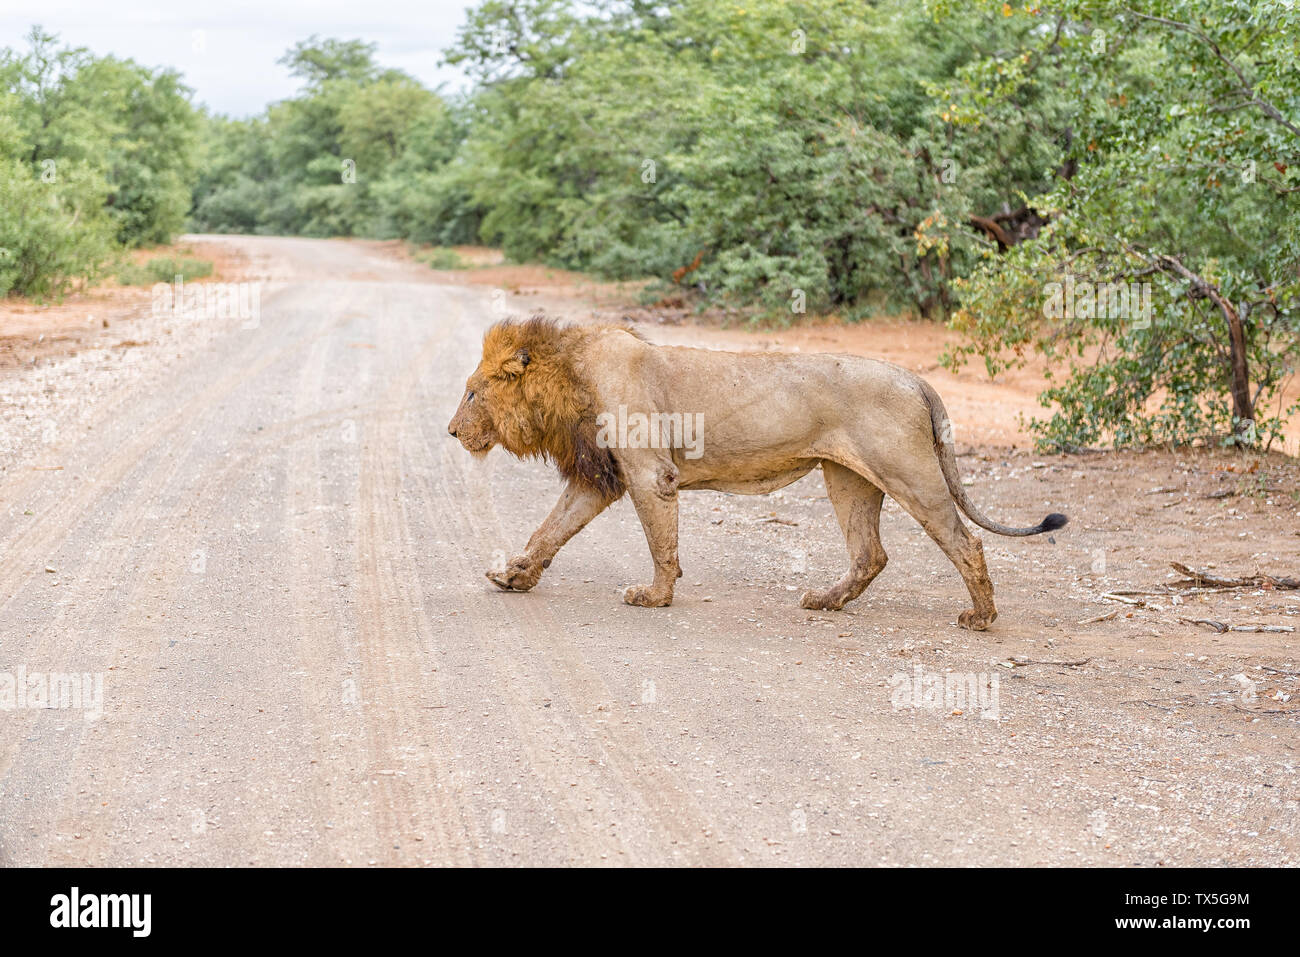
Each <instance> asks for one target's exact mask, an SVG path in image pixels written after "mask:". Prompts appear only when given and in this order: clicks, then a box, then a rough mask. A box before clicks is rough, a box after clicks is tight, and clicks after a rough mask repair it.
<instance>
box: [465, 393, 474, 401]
mask: <svg viewBox="0 0 1300 957" xmlns="http://www.w3.org/2000/svg"><path fill="white" fill-rule="evenodd" d="M465 401H466V402H473V401H474V393H473V392H471V393H470V394H469V395H467V396H465Z"/></svg>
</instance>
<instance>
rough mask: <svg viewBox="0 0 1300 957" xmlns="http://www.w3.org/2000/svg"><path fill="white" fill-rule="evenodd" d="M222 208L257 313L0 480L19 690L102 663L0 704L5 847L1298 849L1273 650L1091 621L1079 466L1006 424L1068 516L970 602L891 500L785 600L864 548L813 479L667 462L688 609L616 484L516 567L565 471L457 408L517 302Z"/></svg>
mask: <svg viewBox="0 0 1300 957" xmlns="http://www.w3.org/2000/svg"><path fill="white" fill-rule="evenodd" d="M204 241H205V242H209V241H210V242H228V243H231V244H233V245H237V246H238V247H239V248H240V250H241V251H242V252H243V253H244V254H245V255H246V256H247V257H248V258H249V261H250V262H251V264H252V266H251V268H252V269H253V271H254V272H255V274H256V275H257V276H259V277H261V279H262V280H263V286H262V287H261V300H260V305H261V316H260V321H258V322H257V323H255V324H253V323H244V322H240V321H238V320H213V322H212V323H211V324H210V325H209V327H207V328H205V332H204V335H203V336H202V337H195V338H194V339H193V340H192V341H190V342H189V343H188V344H187V346H186V347H185V348H183V349H180V350H176V349H173V348H172V347H171V345H168V346H166V349H167V350H168V355H167V361H166V363H162V362H161V361H160V362H158V363H151V362H150V361H149V360H147V358H146V359H145V360H142V361H141V362H140V363H139V368H138V370H137V371H135V372H133V373H131V374H125V375H120V376H118V377H116V378H115V379H114V380H113V381H112V382H111V384H110V386H108V387H106V391H105V392H104V394H103V395H100V396H97V397H96V399H95V402H94V403H93V407H90V408H87V407H86V406H85V403H80V404H77V403H70V405H69V408H70V409H73V408H74V406H75V409H74V411H69V412H68V418H67V421H66V423H65V422H64V420H58V421H59V422H60V424H59V426H58V428H56V429H54V434H53V436H52V437H51V440H50V441H48V442H45V443H43V444H41V445H40V446H39V447H33V448H31V449H29V450H27V451H26V452H24V453H23V454H22V455H21V456H20V458H19V460H16V461H15V463H14V464H12V465H11V466H10V467H9V468H7V469H6V471H5V472H4V473H3V476H0V603H2V607H0V703H2V701H3V691H4V687H5V686H4V684H3V677H2V675H3V674H5V673H8V674H10V675H13V676H17V675H18V674H20V672H21V673H24V674H25V675H26V676H27V677H28V678H29V679H30V678H31V676H33V675H35V676H37V677H36V685H35V686H33V687H38V686H39V685H40V682H41V681H42V680H45V679H43V678H42V676H46V675H51V674H54V673H58V674H71V675H90V676H92V683H93V680H100V681H102V706H87V705H86V703H85V702H83V706H82V708H81V709H80V710H76V709H62V708H50V707H39V706H35V707H32V706H29V707H25V708H21V707H20V708H15V709H14V710H9V711H0V866H15V865H63V864H67V865H79V864H91V865H101V864H102V865H152V864H157V865H164V864H165V865H190V864H205V865H271V864H283V865H336V864H350V865H357V866H367V865H425V864H434V865H449V864H450V865H467V864H524V865H542V864H583V865H628V864H642V865H663V864H684V865H736V864H753V863H760V864H773V863H776V864H803V865H811V864H830V865H848V864H872V865H875V864H882V865H919V864H944V865H1052V864H1108V865H1148V866H1150V865H1157V864H1166V865H1168V864H1216V863H1231V864H1295V863H1296V862H1297V860H1298V859H1300V855H1298V851H1297V848H1298V842H1300V839H1298V838H1297V833H1298V831H1300V828H1297V815H1298V813H1300V812H1298V811H1297V796H1298V794H1297V779H1296V766H1297V763H1298V760H1300V756H1298V755H1297V751H1296V744H1297V737H1296V719H1295V716H1294V715H1288V714H1276V713H1271V712H1270V711H1268V710H1263V711H1259V713H1253V714H1252V713H1243V712H1242V709H1241V707H1240V706H1239V705H1240V703H1241V701H1242V700H1243V699H1242V698H1241V696H1240V695H1241V693H1242V689H1239V688H1238V687H1237V685H1238V684H1239V682H1237V683H1234V680H1232V679H1231V673H1232V672H1235V671H1241V670H1243V668H1244V667H1245V665H1243V664H1242V663H1240V662H1239V661H1236V660H1230V659H1231V655H1232V654H1237V653H1243V654H1244V653H1245V652H1243V651H1242V649H1243V648H1245V649H1246V650H1247V651H1249V652H1250V653H1256V652H1257V651H1258V646H1257V645H1252V646H1245V645H1241V646H1231V645H1224V644H1215V645H1211V644H1210V638H1209V637H1203V636H1202V633H1201V632H1197V631H1196V630H1195V629H1191V630H1190V631H1191V634H1192V636H1193V637H1191V638H1182V639H1179V640H1178V641H1174V640H1173V639H1171V638H1162V637H1160V634H1159V633H1158V630H1157V632H1156V633H1153V634H1151V635H1150V636H1144V635H1141V634H1138V635H1136V636H1134V635H1133V634H1130V633H1129V632H1123V631H1121V630H1120V625H1119V623H1109V624H1108V623H1103V624H1102V625H1100V626H1098V627H1096V628H1093V627H1091V626H1089V627H1087V628H1081V627H1079V626H1077V625H1076V622H1077V621H1079V620H1081V619H1084V618H1085V617H1086V616H1087V615H1088V614H1090V613H1095V609H1092V608H1091V606H1087V605H1086V604H1085V602H1084V601H1083V599H1082V598H1081V597H1080V596H1079V595H1077V594H1075V593H1074V592H1072V591H1068V590H1065V589H1063V587H1062V586H1061V585H1060V582H1061V580H1062V579H1063V578H1066V577H1068V578H1071V579H1073V578H1074V577H1075V575H1074V572H1075V570H1077V568H1078V566H1079V563H1080V561H1081V560H1083V559H1081V556H1084V558H1086V556H1087V555H1088V551H1087V550H1086V549H1085V548H1083V547H1082V546H1081V545H1073V546H1072V545H1071V542H1072V541H1073V539H1071V536H1072V535H1081V534H1085V533H1086V529H1087V527H1088V520H1087V516H1086V515H1084V514H1080V512H1079V511H1078V509H1079V508H1080V506H1081V503H1080V502H1077V501H1076V502H1071V501H1061V500H1059V494H1060V493H1061V490H1062V489H1064V488H1065V487H1066V483H1065V479H1064V478H1062V479H1061V481H1057V482H1056V483H1055V484H1054V485H1050V486H1044V485H1043V484H1041V483H1036V481H1035V480H1036V479H1037V478H1039V477H1041V476H1035V475H1033V474H1032V473H1031V470H1030V468H1029V460H1028V459H1025V458H1024V457H1023V456H1021V457H1020V458H1013V459H1012V462H1013V464H1015V463H1018V464H1019V465H1020V466H1023V468H1024V473H1025V474H1024V476H1021V477H1020V478H1019V479H1016V480H1015V481H1012V480H1011V478H1010V477H1008V479H1007V480H1005V481H1001V482H998V483H996V487H994V484H993V483H989V484H979V483H977V484H976V486H975V487H974V488H972V490H971V491H972V496H973V497H974V498H975V500H976V501H977V502H979V503H980V504H981V505H982V506H983V507H984V508H985V509H986V510H987V511H988V512H989V513H990V514H991V515H993V516H994V517H995V518H997V519H999V520H1002V521H1007V522H1010V523H1012V524H1016V523H1025V522H1028V521H1029V520H1033V521H1037V520H1038V519H1039V518H1041V516H1042V515H1043V514H1044V513H1045V512H1046V511H1048V510H1054V509H1057V508H1059V509H1060V510H1062V511H1065V512H1068V513H1071V514H1072V517H1073V518H1074V523H1073V524H1072V525H1071V526H1070V527H1069V528H1067V529H1066V530H1065V531H1064V532H1062V533H1058V534H1057V536H1056V538H1057V541H1055V542H1053V541H1049V540H1048V539H1047V537H1046V536H1043V537H1041V538H1039V539H1035V540H1032V541H1007V540H1000V539H996V538H995V537H994V536H989V535H985V536H984V539H985V543H986V548H987V549H988V551H989V558H990V562H989V564H990V570H991V573H992V577H993V581H994V584H995V586H996V587H997V588H998V607H999V611H1000V617H999V619H998V621H997V623H996V624H995V625H994V627H993V629H992V630H991V631H989V632H988V633H985V634H969V633H966V632H962V631H959V630H958V629H957V628H956V627H955V626H954V625H953V622H954V620H955V617H956V615H957V613H958V612H959V611H961V610H962V609H964V608H965V607H966V606H967V598H966V594H965V589H964V587H963V586H962V583H961V581H960V579H959V578H958V577H957V574H956V572H955V570H954V569H953V568H952V566H951V565H950V563H948V561H947V560H946V559H944V558H943V556H942V555H941V554H940V553H939V551H938V549H937V548H936V547H935V546H934V545H933V544H932V543H931V542H930V541H929V540H928V539H927V538H926V537H925V536H924V534H923V533H922V531H921V530H920V529H919V528H918V527H917V526H916V524H915V523H914V522H912V521H911V520H910V519H908V518H907V517H906V516H905V515H904V514H903V513H902V512H901V511H900V510H899V509H898V508H897V507H896V506H894V505H893V504H892V503H889V504H887V506H886V509H885V514H884V518H883V522H882V533H883V537H884V541H885V545H886V548H887V549H888V551H889V553H890V558H891V564H890V566H889V569H888V570H887V571H886V573H885V574H883V575H882V576H881V577H880V579H879V580H878V581H877V582H876V583H875V584H874V585H873V586H872V588H871V589H870V590H869V591H868V593H867V594H866V595H865V596H864V597H863V598H862V599H861V600H860V601H858V602H856V603H855V604H854V605H851V606H849V610H847V611H846V612H843V613H838V614H836V613H810V612H807V611H803V610H801V609H800V608H799V607H798V596H799V594H800V593H801V591H802V590H803V589H804V588H806V587H809V585H817V586H821V585H824V584H826V583H829V582H831V581H833V580H834V579H835V578H836V577H838V575H839V574H840V572H841V570H842V569H841V564H842V562H843V561H844V547H843V542H842V539H841V538H840V536H839V532H838V528H837V527H836V525H835V521H834V518H833V515H832V512H831V508H830V505H829V503H828V502H827V501H826V500H825V498H824V495H823V492H822V485H821V478H820V476H818V475H816V474H814V475H812V476H809V477H808V478H806V479H804V480H802V481H801V482H799V483H797V484H796V485H794V486H791V487H790V488H788V489H786V490H784V491H783V492H781V493H777V494H776V495H773V496H768V497H736V496H728V495H722V494H717V493H703V492H701V493H690V494H688V495H684V497H683V506H682V536H681V552H682V555H681V561H682V566H683V569H684V578H683V579H682V581H681V583H680V585H679V588H678V592H677V595H678V597H677V599H676V601H675V603H674V605H673V606H672V607H671V608H667V609H641V608H632V607H628V606H625V605H623V604H622V603H621V601H620V599H619V595H620V589H621V587H622V586H625V585H628V584H631V583H635V582H640V581H642V580H645V579H646V577H647V575H648V573H649V568H650V560H649V555H648V553H647V550H646V548H645V543H644V539H643V537H642V533H641V529H640V526H639V524H638V523H637V521H636V519H635V516H634V514H633V511H632V508H631V506H630V504H628V503H627V502H626V501H625V502H621V503H619V504H618V505H617V506H615V507H613V508H611V509H609V510H608V511H607V512H606V513H605V514H603V515H602V516H601V517H600V518H598V519H597V520H596V521H595V522H593V523H592V525H591V526H589V527H588V528H587V530H586V531H584V532H583V533H582V534H581V535H580V536H579V537H578V538H576V539H575V540H574V541H573V542H571V543H570V544H569V546H568V547H567V548H566V549H565V550H564V551H562V552H561V553H560V555H559V557H558V558H557V559H556V561H555V563H554V565H553V566H552V567H551V569H550V570H549V572H548V573H547V574H546V576H545V577H544V578H543V579H542V583H541V584H540V585H539V586H538V587H537V588H536V589H535V590H534V591H533V592H531V593H528V594H522V595H520V594H503V593H499V592H497V591H496V590H495V589H493V588H492V586H491V585H490V584H489V583H488V582H487V581H486V580H485V579H484V578H483V571H484V570H485V569H486V568H488V567H489V566H490V565H492V564H493V563H494V562H495V561H498V560H500V559H501V558H503V557H504V556H505V555H507V554H513V553H515V552H516V551H518V550H519V549H520V547H521V546H522V545H523V543H524V542H525V541H526V539H527V537H528V535H529V534H530V533H531V531H532V529H533V528H534V527H535V526H536V525H537V523H538V522H540V520H541V519H542V518H543V517H544V515H545V514H546V512H547V511H548V510H549V508H550V506H551V504H552V502H553V500H554V498H555V497H556V496H557V495H558V491H559V481H558V479H557V478H556V477H555V476H554V474H553V473H552V472H551V471H550V470H549V469H547V468H546V467H545V466H543V465H541V464H539V463H520V462H516V461H514V460H513V459H510V458H508V457H507V456H506V455H504V453H501V452H499V451H498V452H494V453H493V454H492V455H491V456H490V457H489V458H488V459H487V460H486V461H485V462H483V463H478V462H475V461H474V460H473V459H472V458H471V457H470V456H469V455H468V454H467V453H466V452H465V451H464V450H463V449H462V448H461V447H460V446H459V444H458V443H457V442H456V441H455V440H453V439H451V438H450V437H449V436H448V435H447V433H446V424H447V421H448V419H449V418H450V416H451V413H452V412H453V410H454V408H455V406H456V403H457V401H458V399H459V398H460V395H461V391H462V389H463V384H464V380H465V377H466V375H467V374H468V372H469V371H470V369H471V368H472V367H473V365H474V363H475V362H476V360H477V355H478V346H479V342H480V339H481V337H482V333H483V331H484V329H485V328H486V327H487V326H488V325H489V324H490V323H491V322H492V321H493V320H494V319H495V318H497V316H498V315H499V314H500V312H501V310H502V308H503V307H504V308H513V306H512V303H511V301H510V299H509V297H502V296H500V295H494V294H493V292H492V290H490V289H485V288H481V287H477V288H476V287H469V286H465V287H457V286H451V285H446V284H443V283H441V282H435V281H434V280H433V278H432V277H431V274H430V273H429V272H428V271H427V270H425V269H423V268H422V267H419V266H416V265H414V264H411V263H406V262H401V261H398V260H397V259H395V258H392V257H389V256H387V255H383V254H381V253H380V252H378V251H376V250H375V249H374V248H373V247H370V246H367V245H365V244H360V243H349V242H342V241H313V240H298V239H272V238H257V239H254V238H246V237H238V238H235V237H232V238H228V239H225V240H221V239H218V238H216V237H204ZM521 308H525V307H521ZM141 322H142V323H144V322H147V320H143V319H142V320H141ZM146 331H147V330H146ZM652 334H653V333H652ZM140 335H141V337H142V341H143V340H144V339H148V340H149V341H150V342H152V341H153V337H149V336H146V335H145V334H143V333H141V334H140ZM169 342H170V340H169ZM149 348H155V349H162V348H163V347H162V346H141V347H140V350H141V351H146V350H147V349H149ZM177 352H179V354H175V353H177ZM34 374H35V373H34V372H24V371H16V372H14V373H13V375H14V376H31V375H34ZM24 381H25V380H24ZM11 384H12V383H11ZM76 385H77V383H76V382H75V381H71V382H65V383H64V386H63V391H64V392H67V393H69V394H74V393H75V391H76ZM15 388H16V386H15ZM74 412H75V414H74ZM49 414H50V415H51V416H54V415H56V412H55V411H51V412H50V413H49ZM967 465H968V463H967V462H966V460H965V459H963V468H966V467H967ZM1057 469H1058V466H1057V464H1056V460H1051V461H1050V462H1049V468H1048V469H1047V470H1040V472H1044V471H1055V470H1057ZM1063 474H1068V469H1067V470H1064V473H1063ZM1116 534H1119V535H1124V534H1132V535H1135V536H1136V535H1138V533H1134V532H1127V531H1124V532H1118V533H1116ZM1278 534H1279V535H1280V534H1282V533H1281V532H1279V533H1278ZM1290 541H1291V542H1294V541H1295V539H1294V537H1292V538H1291V539H1290ZM1067 571H1068V572H1069V575H1067V574H1066V572H1067ZM1287 607H1288V608H1289V607H1291V606H1289V605H1288V606H1287ZM1288 614H1289V612H1288ZM1122 620H1123V618H1122V613H1121V618H1120V621H1121V622H1122ZM1290 620H1291V621H1292V622H1295V621H1297V620H1300V619H1296V618H1292V619H1290ZM1228 637H1232V636H1228ZM1257 637H1258V636H1249V638H1248V637H1247V636H1242V638H1241V641H1243V642H1245V641H1247V640H1251V641H1254V640H1256V639H1257ZM1273 639H1277V640H1278V641H1283V640H1285V641H1286V642H1288V644H1286V645H1285V646H1279V645H1278V644H1277V643H1276V642H1275V643H1274V644H1273V645H1271V646H1269V647H1271V648H1273V649H1279V650H1276V655H1275V656H1274V657H1270V658H1267V659H1266V660H1268V661H1269V662H1272V663H1274V664H1276V665H1278V666H1279V667H1282V666H1284V665H1286V664H1287V663H1288V662H1292V664H1291V665H1290V667H1291V668H1293V669H1294V668H1295V665H1294V664H1293V662H1294V660H1295V658H1294V655H1295V652H1294V635H1292V636H1290V637H1289V638H1288V637H1287V636H1285V635H1283V636H1277V635H1274V636H1270V641H1272V640H1273ZM1282 648H1285V649H1290V650H1280V649H1282ZM1251 649H1254V651H1251ZM1014 659H1020V661H1016V660H1014ZM1259 660H1265V659H1259ZM945 675H952V676H955V678H952V679H949V684H950V685H952V689H950V693H949V694H948V695H947V697H945V696H944V694H942V693H932V691H933V688H932V685H931V679H935V678H936V677H937V679H938V681H939V682H940V683H942V682H943V681H944V680H945V677H944V676H945ZM95 676H97V678H96V677H95ZM15 680H16V678H15ZM958 682H960V683H961V684H960V687H961V689H963V690H962V695H964V697H960V696H958V697H954V695H956V694H957V691H956V690H955V689H957V686H958ZM972 688H973V689H976V690H975V692H974V694H971V693H969V692H970V691H971V689H972ZM13 690H14V688H13V686H12V685H11V686H10V691H11V692H13ZM1180 695H1181V696H1184V697H1187V696H1191V697H1193V698H1196V699H1197V701H1198V702H1199V707H1194V708H1193V707H1190V706H1188V705H1187V704H1186V702H1183V701H1181V699H1180V698H1179V696H1180ZM91 697H92V698H93V695H92V696H91ZM28 704H29V705H30V704H31V702H30V701H29V702H28ZM38 704H39V702H38ZM1251 707H1256V708H1257V707H1258V705H1251Z"/></svg>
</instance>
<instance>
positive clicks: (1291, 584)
mask: <svg viewBox="0 0 1300 957" xmlns="http://www.w3.org/2000/svg"><path fill="white" fill-rule="evenodd" d="M1169 566H1170V567H1171V568H1172V569H1173V570H1174V571H1176V572H1181V573H1182V574H1184V575H1186V576H1187V577H1186V578H1184V579H1182V580H1181V581H1176V582H1170V583H1169V587H1170V588H1205V587H1210V588H1261V587H1263V586H1264V585H1271V586H1272V587H1273V588H1277V589H1280V590H1282V591H1290V590H1292V589H1296V588H1300V578H1274V577H1273V576H1272V575H1253V576H1251V577H1249V578H1220V577H1218V576H1217V575H1211V574H1210V573H1209V572H1198V571H1196V570H1195V569H1191V568H1188V567H1187V566H1186V565H1183V564H1181V563H1180V562H1170V563H1169Z"/></svg>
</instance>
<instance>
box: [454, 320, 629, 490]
mask: <svg viewBox="0 0 1300 957" xmlns="http://www.w3.org/2000/svg"><path fill="white" fill-rule="evenodd" d="M593 331H594V330H593V329H590V328H587V329H583V328H578V327H562V326H559V325H557V324H556V323H555V321H554V320H552V319H546V318H543V317H541V316H534V317H532V318H531V319H528V320H525V321H523V322H518V321H511V320H507V321H505V322H499V323H497V324H496V325H494V326H493V327H492V328H491V329H489V330H488V331H487V334H486V335H485V336H484V337H483V357H482V359H481V360H480V361H479V364H478V368H476V369H475V370H474V372H473V373H472V374H471V375H470V377H469V379H468V380H467V381H466V383H465V395H464V397H463V398H462V399H461V400H460V406H459V407H458V408H457V409H456V414H455V415H454V416H452V418H451V422H450V423H449V424H448V426H447V431H448V432H450V433H451V434H452V435H453V436H455V437H456V438H457V439H459V440H460V444H461V445H463V446H464V447H465V448H466V449H468V450H469V451H470V452H472V453H474V454H475V455H486V454H487V453H488V452H489V451H490V450H491V449H492V447H493V446H495V445H500V446H501V447H502V448H504V449H505V450H506V451H507V452H510V453H511V454H512V455H516V456H518V457H520V458H524V457H538V458H544V459H549V460H550V461H552V462H554V463H555V465H556V467H557V468H558V469H559V470H560V474H561V475H563V476H564V477H565V478H566V479H571V480H576V481H580V482H583V483H585V484H587V485H589V486H591V487H592V488H595V489H597V490H598V491H600V492H602V493H604V494H605V495H607V496H609V497H610V498H611V499H615V498H618V497H619V496H621V495H622V494H623V492H624V488H625V486H624V484H623V478H622V475H621V474H620V472H619V467H618V462H617V461H615V459H614V455H613V452H611V451H610V450H609V449H608V448H604V447H602V446H600V445H599V444H598V443H597V442H596V433H597V426H596V409H595V400H594V398H593V396H592V394H591V391H590V389H589V388H588V387H587V385H586V384H585V383H584V382H583V381H582V379H581V377H580V376H579V375H578V374H577V372H576V371H575V369H574V365H573V362H574V354H575V352H576V350H577V347H578V346H579V345H580V344H581V343H582V341H583V340H584V339H585V338H586V337H587V336H590V335H591V334H592V333H593Z"/></svg>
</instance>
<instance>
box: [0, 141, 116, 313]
mask: <svg viewBox="0 0 1300 957" xmlns="http://www.w3.org/2000/svg"><path fill="white" fill-rule="evenodd" d="M43 177H44V178H43ZM107 194H108V184H107V183H105V182H104V179H103V177H102V176H100V175H99V173H98V172H96V171H95V170H93V169H89V168H88V167H86V166H85V165H84V164H79V163H70V164H63V165H57V166H49V167H44V168H43V169H42V170H41V171H40V172H39V173H38V172H37V171H36V170H34V169H33V168H32V167H31V166H30V165H28V164H27V163H26V162H23V161H21V160H13V159H11V160H0V296H2V295H6V294H9V293H13V294H16V295H20V296H31V297H34V298H37V299H49V298H58V297H60V296H62V295H63V294H64V293H65V292H66V291H67V290H68V289H69V288H70V287H71V286H72V285H73V283H74V282H76V281H78V280H80V281H89V280H91V279H94V278H95V277H96V276H98V275H99V274H100V272H101V271H102V269H103V267H104V265H105V264H106V263H107V262H108V260H109V259H110V258H111V256H112V254H113V232H114V224H113V221H112V220H111V219H110V218H109V216H108V213H107V211H106V208H105V200H106V197H107Z"/></svg>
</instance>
